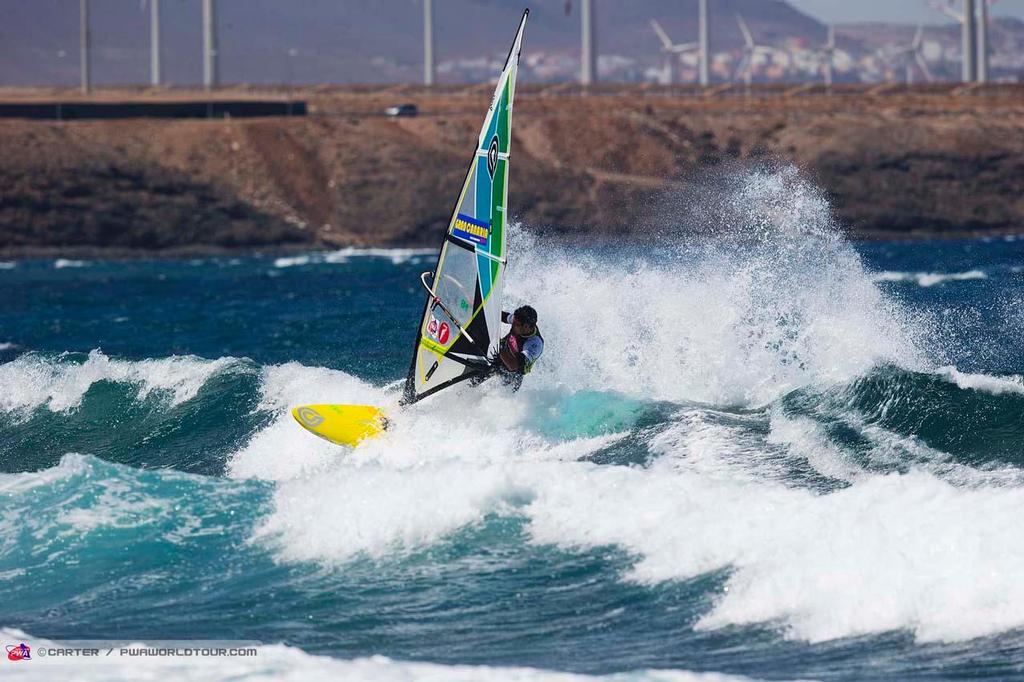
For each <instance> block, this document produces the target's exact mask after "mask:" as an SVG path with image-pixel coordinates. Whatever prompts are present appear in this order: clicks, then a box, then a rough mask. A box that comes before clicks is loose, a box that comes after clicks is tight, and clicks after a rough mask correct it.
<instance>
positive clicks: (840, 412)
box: [776, 366, 1024, 482]
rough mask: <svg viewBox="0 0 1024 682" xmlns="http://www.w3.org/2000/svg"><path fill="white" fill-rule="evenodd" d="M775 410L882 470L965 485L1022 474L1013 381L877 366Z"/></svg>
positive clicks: (1021, 393) (1017, 393)
mask: <svg viewBox="0 0 1024 682" xmlns="http://www.w3.org/2000/svg"><path fill="white" fill-rule="evenodd" d="M776 409H777V410H778V412H779V414H780V415H784V416H785V417H787V418H791V419H802V418H810V419H811V420H812V421H813V422H814V423H815V424H817V428H819V429H827V431H828V439H829V442H831V443H836V442H841V443H844V445H843V448H844V449H846V450H847V451H848V452H850V453H853V456H855V457H858V458H861V460H862V461H861V464H862V465H872V466H877V467H881V470H884V471H905V470H906V469H907V467H909V466H911V465H913V464H924V465H929V466H930V465H937V466H935V467H932V468H931V470H932V471H933V472H936V473H938V472H940V471H945V472H946V473H947V474H949V475H950V476H954V477H955V478H957V479H962V480H964V481H968V480H974V481H990V482H995V481H997V480H1005V481H1008V482H1013V481H1017V480H1020V478H1021V476H1022V475H1024V452H1022V450H1021V448H1020V441H1021V439H1022V438H1024V424H1022V423H1021V420H1020V414H1021V412H1022V411H1024V380H1022V379H1021V378H1019V377H1016V376H1006V377H998V376H993V375H987V374H968V373H962V372H960V371H958V370H956V369H955V368H953V367H944V368H941V369H938V370H935V371H931V372H909V371H906V370H901V369H899V368H897V367H893V366H887V367H879V368H877V369H875V370H873V371H872V372H870V373H868V374H866V375H864V376H862V377H859V378H857V379H856V380H854V381H852V382H850V383H848V384H845V385H841V386H836V387H831V388H827V389H807V390H799V391H794V392H793V393H791V394H790V395H787V396H786V397H785V398H784V399H783V400H781V401H780V402H779V404H778V405H777V406H776ZM1006 467H1010V468H1009V469H1007V470H1005V471H1004V470H1003V469H1004V468H1006Z"/></svg>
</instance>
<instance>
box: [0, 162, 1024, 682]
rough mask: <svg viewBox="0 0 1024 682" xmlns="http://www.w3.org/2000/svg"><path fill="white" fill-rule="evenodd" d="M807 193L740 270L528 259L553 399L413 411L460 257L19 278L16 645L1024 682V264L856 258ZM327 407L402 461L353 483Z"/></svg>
mask: <svg viewBox="0 0 1024 682" xmlns="http://www.w3.org/2000/svg"><path fill="white" fill-rule="evenodd" d="M790 182H791V180H786V179H785V178H783V179H781V180H780V179H779V178H773V177H768V178H765V177H761V178H757V179H755V180H751V186H750V187H747V188H746V190H744V192H745V193H743V194H742V195H741V196H739V197H737V202H738V203H739V204H740V205H742V206H743V212H742V213H743V216H745V217H743V218H742V220H741V223H742V224H741V225H739V226H738V227H742V228H743V229H742V230H740V229H737V231H736V233H735V234H734V235H732V237H735V238H728V237H727V238H723V237H721V236H717V237H714V238H712V237H706V238H700V237H698V236H694V235H692V234H691V235H690V236H688V237H677V236H672V237H665V238H663V239H660V240H658V242H657V244H655V245H654V246H637V245H614V244H612V245H609V244H604V245H601V246H588V245H586V244H580V243H576V244H564V243H561V244H556V245H551V244H550V243H549V242H546V241H545V240H544V239H543V238H541V237H539V236H538V234H537V232H536V231H531V230H530V229H529V228H528V227H520V228H518V229H517V230H516V231H515V232H514V234H513V247H514V253H515V254H516V257H515V258H514V259H513V260H512V262H511V263H510V267H509V271H508V281H507V283H506V293H507V297H508V301H509V305H510V307H511V306H514V305H517V304H519V303H522V302H530V303H532V304H533V305H534V306H535V307H537V309H538V310H539V312H540V326H541V328H542V330H543V331H544V334H545V339H546V340H547V349H546V353H545V357H544V358H543V360H542V362H541V364H540V365H539V366H538V369H537V370H536V371H535V372H534V373H533V374H531V375H530V376H529V377H528V379H527V381H526V383H525V384H524V387H523V389H522V391H520V392H519V393H518V394H513V393H510V392H509V391H508V389H507V388H505V387H503V386H498V385H489V384H487V383H485V384H483V385H482V386H480V387H468V386H463V387H459V388H458V389H453V390H451V391H447V392H444V393H441V394H439V395H437V396H435V397H433V398H431V399H429V400H426V401H424V402H422V403H420V404H418V405H416V406H414V407H413V408H410V409H408V410H405V411H399V410H398V408H397V398H398V388H397V384H398V383H399V382H400V380H401V379H403V377H404V374H405V371H406V369H407V367H408V362H409V353H410V350H411V347H412V342H413V335H414V333H415V327H416V318H417V316H418V314H419V312H420V310H421V307H422V305H423V300H422V293H421V290H420V285H419V281H418V275H419V273H420V272H421V271H423V270H427V269H430V268H432V267H433V261H434V258H433V255H432V254H430V253H429V252H420V251H411V250H363V251H359V250H347V251H342V252H336V253H311V254H302V255H298V256H296V255H288V256H280V257H274V256H245V257H234V258H232V257H211V258H199V259H193V260H132V261H101V260H95V261H67V260H61V261H52V260H48V261H18V262H7V263H0V291H3V292H4V293H3V298H2V300H0V467H2V472H3V473H2V474H0V515H2V518H3V522H2V524H0V576H2V577H3V581H2V584H0V597H2V603H3V605H4V606H3V608H2V609H0V627H2V628H6V630H5V631H4V636H5V637H6V638H8V639H11V641H12V642H13V641H14V639H13V638H27V639H26V641H29V642H31V641H36V640H38V641H42V640H54V641H64V640H80V639H97V638H131V639H137V640H142V639H224V638H229V639H252V640H260V641H262V642H264V643H266V644H268V645H272V644H276V643H284V644H287V645H289V646H290V647H295V648H296V649H298V650H301V652H294V653H295V657H293V658H289V659H287V668H288V669H289V670H291V671H293V672H296V671H297V672H299V673H301V672H302V671H304V670H305V671H306V673H307V674H306V675H305V676H304V678H310V677H317V676H318V675H321V674H323V675H324V676H331V675H334V676H335V677H336V676H338V675H340V676H343V677H344V676H348V677H358V675H356V674H355V673H356V672H359V674H361V675H363V676H365V677H367V678H374V677H377V678H384V677H387V678H390V676H395V677H396V679H399V678H400V679H408V678H410V677H411V678H415V677H417V676H419V675H421V674H427V673H431V674H434V675H436V676H439V678H441V679H456V678H458V679H462V678H465V679H481V678H490V677H494V678H510V676H511V675H512V673H510V672H509V671H508V668H509V667H516V668H523V667H526V668H531V669H535V670H533V671H530V672H529V673H528V674H527V673H520V674H521V675H522V676H521V677H518V678H516V679H534V678H536V679H547V678H549V677H554V676H555V675H556V673H555V672H554V671H568V672H573V673H579V674H585V675H616V674H619V675H620V677H619V678H616V679H627V677H621V675H623V674H629V675H631V676H633V677H629V679H634V678H635V679H639V678H644V677H648V678H651V679H690V678H689V677H683V675H684V674H683V673H682V672H680V673H678V676H677V677H674V678H672V677H667V676H666V675H669V673H658V672H654V671H657V670H676V671H691V672H698V673H699V672H717V673H724V674H731V675H741V676H748V677H753V678H758V679H797V678H800V679H809V678H812V679H828V680H864V679H900V680H903V679H928V680H936V679H966V678H986V679H1000V678H1002V679H1014V678H1019V677H1020V676H1021V675H1024V587H1022V585H1024V583H1022V582H1021V580H1020V576H1021V575H1022V571H1024V533H1022V532H1021V530H1020V519H1021V512H1022V511H1024V456H1022V450H1021V442H1022V441H1021V437H1022V435H1024V417H1022V415H1024V382H1022V379H1021V375H1024V352H1022V350H1021V345H1020V339H1021V338H1022V331H1024V323H1022V316H1021V309H1022V308H1021V303H1022V301H1024V242H1022V241H1016V240H1013V239H1012V238H1009V239H1002V238H1000V239H992V240H988V241H932V242H924V243H863V244H852V243H850V242H849V241H847V240H846V239H844V238H843V237H842V236H841V235H840V234H839V233H838V232H837V231H836V230H835V229H834V228H833V227H832V226H831V222H830V220H829V218H828V208H827V205H824V204H823V203H822V202H821V201H820V200H818V199H817V198H816V195H815V193H814V192H813V190H810V189H808V188H806V187H804V186H803V185H799V186H798V187H797V190H799V191H797V192H795V193H794V192H793V191H792V190H793V188H792V187H791V186H789V185H788V184H787V183H790ZM765 197H768V198H772V197H774V198H775V200H774V201H772V202H766V201H765ZM737 235H738V237H737ZM303 402H356V403H364V402H365V403H373V404H378V405H383V406H385V407H386V408H387V409H389V410H390V411H391V413H392V414H393V415H394V419H393V425H392V428H391V430H390V431H389V432H388V434H387V435H386V436H385V437H384V438H382V439H380V440H376V441H370V442H367V443H365V444H363V445H361V446H360V447H359V448H356V449H355V450H346V449H343V448H338V447H335V446H332V445H330V444H327V443H325V442H323V441H320V440H317V439H315V438H314V437H313V436H311V435H310V434H308V433H306V432H304V431H303V430H302V429H300V428H299V427H298V426H297V425H296V424H294V423H293V422H292V420H291V417H290V416H289V415H288V413H287V410H288V408H289V407H290V406H292V405H295V404H299V403H303ZM268 651H270V650H268ZM274 651H277V650H276V649H275V650H274ZM303 652H304V653H303ZM268 655H269V654H268ZM274 655H278V656H283V655H284V654H282V653H280V652H278V653H277V654H274ZM378 655H379V656H385V657H388V659H391V660H384V659H369V658H367V657H370V656H378ZM320 657H327V658H328V659H334V662H336V663H337V664H338V665H348V664H349V663H344V662H352V661H359V663H358V665H360V666H363V667H361V668H359V669H358V671H357V670H356V669H355V668H329V667H323V666H327V665H329V664H331V663H332V662H331V661H327V662H324V659H321V658H320ZM403 662H415V663H409V664H408V665H412V666H420V665H421V664H437V665H440V666H444V667H441V668H437V667H430V666H427V667H413V668H401V666H402V665H405V663H403ZM351 665H356V663H351ZM264 666H266V664H264ZM395 666H399V667H398V668H396V667H395ZM457 666H484V667H482V668H474V669H465V668H461V667H457ZM26 670H28V668H27V666H25V667H22V668H21V669H20V671H22V672H23V673H24V674H32V673H31V672H25V671H26ZM35 670H37V671H43V670H45V669H44V668H36V669H35ZM260 670H262V671H263V673H264V674H266V673H267V670H268V668H266V667H264V668H261V669H252V670H248V671H247V672H246V671H242V672H239V671H238V670H231V671H227V669H225V670H220V669H218V670H213V671H211V670H210V669H206V668H202V667H198V666H195V667H190V666H188V665H186V666H184V667H182V668H180V669H177V670H176V672H175V676H176V677H177V678H187V677H194V678H196V679H214V678H218V676H221V677H223V678H227V677H229V676H231V675H234V676H235V677H232V679H238V678H239V677H245V675H246V674H252V675H256V674H257V673H258V672H259V671H260ZM396 670H397V672H396ZM332 671H333V672H332ZM399 673H401V674H402V675H405V677H401V676H400V675H399ZM39 674H40V675H43V676H44V677H41V679H43V678H45V674H44V673H42V672H40V673H39ZM659 675H661V677H659ZM119 676H120V677H124V678H126V679H130V678H131V669H130V668H125V669H121V668H115V667H107V668H105V669H103V670H102V671H101V672H98V673H96V677H95V679H106V678H108V677H119ZM90 679H92V678H90Z"/></svg>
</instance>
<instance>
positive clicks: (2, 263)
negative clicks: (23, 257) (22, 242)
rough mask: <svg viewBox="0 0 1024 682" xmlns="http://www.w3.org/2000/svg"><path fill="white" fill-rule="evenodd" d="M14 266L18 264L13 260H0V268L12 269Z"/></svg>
mask: <svg viewBox="0 0 1024 682" xmlns="http://www.w3.org/2000/svg"><path fill="white" fill-rule="evenodd" d="M16 267H18V264H17V263H16V262H15V261H9V260H0V270H13V269H14V268H16Z"/></svg>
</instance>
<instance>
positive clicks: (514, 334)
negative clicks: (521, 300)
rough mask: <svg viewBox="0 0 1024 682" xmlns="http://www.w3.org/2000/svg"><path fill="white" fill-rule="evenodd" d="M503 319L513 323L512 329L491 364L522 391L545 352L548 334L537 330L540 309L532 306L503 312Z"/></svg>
mask: <svg viewBox="0 0 1024 682" xmlns="http://www.w3.org/2000/svg"><path fill="white" fill-rule="evenodd" d="M501 321H502V322H504V323H506V324H511V325H512V329H511V331H509V333H508V334H506V335H505V336H504V337H503V338H502V339H501V343H500V344H499V345H498V353H497V355H496V356H495V357H494V358H492V359H491V365H492V366H493V367H494V368H495V371H496V372H497V373H498V375H499V376H500V377H501V378H502V381H504V382H505V383H506V384H507V385H509V386H512V389H513V390H516V391H518V390H519V387H520V385H522V383H523V377H524V376H525V375H527V374H529V373H530V370H531V369H533V365H534V363H536V362H537V360H538V358H540V356H541V353H543V352H544V337H542V336H541V335H540V330H539V329H537V311H536V310H534V309H533V308H532V307H530V306H528V305H524V306H522V307H521V308H517V309H516V311H515V312H514V313H512V314H511V315H509V314H508V313H506V312H502V313H501Z"/></svg>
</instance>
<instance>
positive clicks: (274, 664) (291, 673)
mask: <svg viewBox="0 0 1024 682" xmlns="http://www.w3.org/2000/svg"><path fill="white" fill-rule="evenodd" d="M0 637H2V638H3V640H4V641H5V642H8V643H12V644H18V643H25V644H26V645H28V646H29V647H30V652H34V653H30V655H31V656H32V658H31V660H30V661H24V662H19V663H15V664H14V665H20V666H23V667H21V668H20V669H18V670H17V671H16V672H15V673H14V674H15V675H16V677H17V678H18V679H24V680H45V681H46V682H49V681H50V680H61V679H74V680H80V681H82V682H90V681H93V680H96V681H97V682H99V681H103V682H108V681H109V682H116V681H117V680H138V679H142V678H144V679H172V680H182V681H183V682H184V681H188V680H201V681H202V682H217V681H218V680H223V681H224V682H229V681H230V682H243V681H245V680H270V679H273V680H296V681H297V680H303V681H309V682H316V681H317V680H332V681H333V680H347V681H351V682H417V681H420V680H422V681H423V682H427V681H436V680H446V681H449V680H450V681H451V682H477V681H478V680H489V681H492V682H505V681H507V682H743V681H745V680H752V679H753V678H749V677H742V676H738V675H723V674H719V673H696V672H688V671H684V670H637V671H633V672H628V673H616V674H611V675H579V674H573V673H565V672H559V671H554V670H541V669H538V668H525V667H502V666H486V665H442V664H438V663H420V662H409V661H394V660H392V659H389V658H387V657H385V656H369V657H364V658H355V659H348V660H346V659H337V658H330V657H327V656H317V655H312V654H308V653H306V652H304V651H302V650H301V649H299V648H296V647H291V646H286V645H283V644H258V645H255V649H256V653H255V655H254V656H244V657H243V656H232V657H217V656H209V657H202V656H194V657H176V656H127V655H124V656H122V655H121V651H120V650H121V648H132V649H147V648H157V647H160V646H164V647H168V646H173V647H182V648H183V647H191V648H200V647H202V646H204V645H205V646H211V647H228V646H244V645H242V644H234V645H233V644H231V643H228V642H218V643H213V642H204V641H175V642H173V643H170V642H168V643H164V644H163V645H161V644H160V643H159V642H155V643H149V644H147V643H145V642H141V641H134V640H122V641H120V642H119V643H116V644H115V643H111V642H109V641H105V642H96V643H95V646H96V648H100V649H101V650H103V651H105V650H106V648H109V647H114V651H113V655H111V656H103V657H101V658H99V657H98V658H95V659H94V658H90V657H74V658H72V657H55V656H52V655H51V656H42V655H39V650H40V649H46V650H49V649H60V648H65V649H66V648H69V647H72V646H79V647H81V646H89V644H88V643H87V642H88V640H84V641H77V642H67V641H54V640H49V639H44V638H41V637H34V636H32V635H30V634H26V633H25V632H23V631H21V630H18V629H15V628H6V627H5V628H0ZM8 667H10V665H8Z"/></svg>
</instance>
